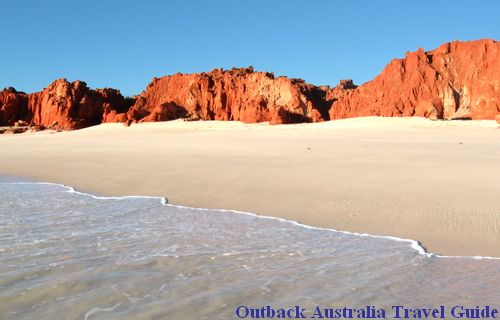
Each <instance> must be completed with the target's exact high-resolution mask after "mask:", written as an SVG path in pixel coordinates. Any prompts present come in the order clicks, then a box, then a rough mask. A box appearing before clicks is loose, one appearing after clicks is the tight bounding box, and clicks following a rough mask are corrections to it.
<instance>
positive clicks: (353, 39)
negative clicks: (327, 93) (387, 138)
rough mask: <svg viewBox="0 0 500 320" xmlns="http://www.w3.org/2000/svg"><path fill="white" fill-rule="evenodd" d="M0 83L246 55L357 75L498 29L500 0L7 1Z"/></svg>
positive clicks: (111, 81) (134, 72)
mask: <svg viewBox="0 0 500 320" xmlns="http://www.w3.org/2000/svg"><path fill="white" fill-rule="evenodd" d="M0 1H1V2H0V4H1V12H2V15H1V18H0V30H2V33H1V36H0V39H1V40H0V41H1V46H0V87H6V86H14V87H15V88H17V89H18V90H23V91H27V92H33V91H38V90H41V89H42V88H43V87H45V86H47V85H48V84H49V83H50V82H52V81H53V80H54V79H57V78H62V77H64V78H67V79H69V80H76V79H81V80H84V81H86V82H87V84H88V85H89V86H91V87H94V88H95V87H114V88H118V89H120V90H121V91H122V92H123V93H124V94H126V95H132V94H137V93H140V92H141V91H142V90H143V89H144V88H145V87H146V85H147V84H148V83H149V81H150V80H151V79H152V77H153V76H162V75H167V74H173V73H176V72H183V73H191V72H201V71H210V70H212V69H213V68H220V67H223V68H231V67H233V66H238V67H246V66H249V65H252V66H254V68H255V69H256V70H263V71H271V72H274V73H275V74H276V75H287V76H290V77H296V78H303V79H305V80H306V81H307V82H310V83H313V84H317V85H320V84H330V85H335V84H336V83H337V82H338V80H339V79H344V78H352V79H353V80H354V81H355V83H357V84H361V83H363V82H365V81H368V80H370V79H371V78H373V77H374V76H376V75H377V74H378V73H379V72H380V71H381V70H382V69H383V67H384V66H385V65H386V64H387V63H388V62H389V61H390V60H391V59H392V58H397V57H402V56H404V53H405V52H406V51H414V50H416V49H418V48H419V47H423V48H424V49H426V50H430V49H433V48H435V47H437V46H438V45H439V44H441V43H443V42H447V41H451V40H472V39H480V38H493V39H496V40H500V19H499V13H500V1H495V0H491V1H460V0H456V1H402V0H401V1H396V0H394V1H359V0H358V1H347V0H345V1H333V0H332V1H306V0H304V1H293V0H289V1H272V0H257V1H239V0H232V1H216V0H213V1H188V0H184V1H146V0H144V1H127V0H121V1H114V0H108V1H106V0H101V1H49V0H48V1H38V0H32V1H25V0H16V1H4V0H0Z"/></svg>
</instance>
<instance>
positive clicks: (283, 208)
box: [0, 118, 500, 257]
mask: <svg viewBox="0 0 500 320" xmlns="http://www.w3.org/2000/svg"><path fill="white" fill-rule="evenodd" d="M491 129H496V123H494V121H466V122H452V123H450V122H439V121H437V122H436V121H429V120H424V119H377V118H361V119H360V118H358V119H348V120H340V122H339V121H334V122H330V123H320V124H302V125H286V126H268V125H266V124H256V125H246V124H242V123H220V122H204V123H193V122H180V121H174V122H169V123H151V124H140V125H135V126H132V127H130V128H125V127H123V126H121V125H104V126H102V125H101V126H97V127H91V128H87V129H82V130H78V131H71V132H62V133H57V134H48V133H44V132H40V133H33V134H31V133H29V134H21V135H18V136H9V137H0V148H1V149H2V150H5V152H3V153H4V154H3V155H2V157H1V159H0V174H5V175H13V176H21V177H25V178H31V179H35V180H41V181H50V182H54V183H58V184H64V185H70V186H72V187H74V188H76V189H77V190H81V191H82V192H85V193H87V192H88V193H92V194H103V195H110V196H121V195H129V194H136V195H138V196H144V195H148V196H161V197H167V198H168V199H169V202H170V203H171V204H173V205H181V206H189V207H194V208H210V209H220V208H228V209H225V210H231V211H242V212H249V213H250V212H252V213H255V214H257V215H259V216H272V217H277V218H282V219H285V220H289V221H297V222H299V223H301V224H302V225H306V226H312V227H320V228H324V229H334V230H336V231H339V232H343V231H344V230H345V231H347V232H350V233H368V234H372V235H380V236H393V237H398V238H403V239H415V240H417V241H419V242H420V243H421V244H422V245H423V246H424V247H425V248H427V249H428V250H429V251H430V252H433V253H436V254H438V255H441V254H444V255H450V256H490V257H498V256H500V252H499V250H500V249H499V248H498V243H500V235H499V231H498V230H500V226H499V222H498V220H499V219H498V214H496V212H500V209H499V208H500V203H499V201H498V200H496V198H492V197H494V195H495V194H498V191H499V188H498V187H497V185H495V181H498V178H500V174H499V172H498V170H497V171H494V170H491V169H494V168H495V167H496V168H498V165H497V163H499V162H497V160H499V159H500V152H499V151H496V149H495V147H497V146H498V144H499V142H498V141H500V140H499V139H498V138H499V137H500V130H491ZM429 131H430V132H429ZM436 134H438V136H439V139H437V140H436V141H434V140H433V139H431V138H435V136H436ZM457 135H458V136H457ZM415 136H416V138H415ZM41 137H42V138H41ZM414 138H415V139H414ZM412 139H413V140H412ZM45 140H50V143H46V142H47V141H45ZM165 140H167V141H166V142H165ZM485 141H486V142H485ZM332 142H333V143H332ZM460 142H462V144H460ZM331 144H333V147H336V148H330V147H331ZM365 144H367V145H368V149H369V151H366V150H365ZM405 144H406V145H405ZM353 145H354V146H353ZM372 145H374V146H373V147H372ZM14 146H15V149H14V148H13V147H14ZM467 146H468V147H469V148H471V149H467ZM370 147H371V148H370ZM463 147H465V148H466V149H467V150H462V149H463ZM134 148H136V149H134ZM308 148H309V149H308ZM442 148H444V150H443V149H442ZM318 149H319V150H318ZM497 149H498V148H497ZM316 150H318V151H316ZM43 151H45V152H43ZM443 151H445V152H443ZM464 151H465V152H464ZM472 151H475V152H478V151H480V152H481V153H478V154H479V156H480V157H479V158H478V159H476V160H477V163H472V164H471V162H470V160H472V161H474V159H475V158H476V157H470V155H469V153H470V152H472ZM447 152H449V153H451V155H448V158H450V159H448V158H447V159H445V160H447V161H444V164H449V165H451V166H452V168H451V170H450V168H449V167H446V166H443V167H441V168H440V166H441V165H442V164H443V161H441V160H440V157H441V156H446V154H447ZM435 153H437V155H436V154H435ZM391 155H392V156H394V155H396V159H391ZM363 156H364V157H365V158H363ZM464 157H465V158H466V159H465V160H466V161H463V158H464ZM401 160H406V162H410V164H411V165H410V166H406V167H405V165H404V164H405V163H406V162H401ZM448 160H449V162H448ZM453 160H454V161H462V162H459V163H456V162H455V163H454V162H453ZM332 163H333V164H334V165H336V166H337V168H335V167H334V168H332V167H331V166H330V167H329V166H327V165H332ZM353 163H354V164H353ZM113 164H114V165H115V167H114V168H113ZM34 165H38V168H34ZM398 165H400V166H403V168H398ZM411 167H416V168H417V169H418V170H416V171H417V172H416V173H415V172H413V173H412V172H410V171H409V170H407V169H409V168H411ZM420 167H422V168H420ZM422 169H425V170H430V174H429V175H427V176H426V177H422V173H423V171H425V170H422ZM471 169H474V172H470V170H471ZM488 169H490V171H491V172H489V171H488ZM394 171H396V172H394ZM449 171H451V172H449ZM436 173H440V174H441V175H442V176H439V175H437V174H436ZM453 173H460V175H458V174H456V175H453ZM356 179H358V180H359V181H353V180H356ZM447 179H450V180H451V181H450V180H447ZM411 180H413V181H411ZM490 180H491V181H490ZM339 181H340V182H339ZM409 185H413V186H414V189H415V190H407V191H405V188H407V187H408V186H409ZM471 186H472V187H474V188H470V187H471ZM425 187H428V188H430V189H428V190H425ZM447 188H448V189H447ZM450 188H451V189H452V190H450ZM401 190H403V191H401ZM391 192H392V194H391ZM437 192H441V193H442V194H441V195H440V196H441V198H444V200H442V201H441V199H440V197H436V193H437ZM447 192H448V194H447ZM466 195H467V196H468V199H467V198H465V196H466ZM410 196H413V197H414V198H413V199H412V198H411V197H410ZM419 198H420V201H417V200H419ZM454 202H455V203H454ZM474 208H477V212H478V214H477V215H476V214H475V213H476V210H474ZM497 209H498V210H497ZM223 210H224V209H223ZM443 212H444V213H445V214H444V217H443ZM463 244H465V245H463Z"/></svg>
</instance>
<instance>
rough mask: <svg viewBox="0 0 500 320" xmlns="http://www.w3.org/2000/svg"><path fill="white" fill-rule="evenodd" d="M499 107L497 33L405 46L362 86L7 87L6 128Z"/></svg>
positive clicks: (238, 77) (1, 109) (224, 75)
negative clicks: (126, 93)
mask: <svg viewBox="0 0 500 320" xmlns="http://www.w3.org/2000/svg"><path fill="white" fill-rule="evenodd" d="M499 113H500V45H499V44H498V42H496V41H494V40H478V41H470V42H451V43H446V44H443V45H442V46H440V47H439V48H437V49H435V50H432V51H427V52H425V51H424V50H422V49H419V50H417V51H416V52H411V53H407V54H406V56H405V58H403V59H395V60H393V61H391V62H390V63H389V64H388V65H387V66H386V67H385V69H384V70H383V71H382V73H381V74H380V75H378V76H377V77H376V78H375V79H373V80H371V81H369V82H367V83H365V84H363V85H361V86H359V87H358V86H356V85H354V83H353V82H352V80H341V81H340V83H339V84H338V85H337V86H336V87H333V88H330V87H328V86H319V87H318V86H314V85H310V84H307V83H305V82H304V81H303V80H300V79H290V78H287V77H275V76H274V74H272V73H269V72H255V71H254V70H253V68H252V67H248V68H240V69H238V68H233V69H231V70H223V69H214V70H213V71H211V72H208V73H194V74H175V75H171V76H165V77H161V78H154V79H153V81H152V82H151V83H150V84H149V85H148V86H147V88H146V89H145V90H144V91H143V92H142V93H141V94H140V95H139V96H136V97H134V98H124V97H123V96H122V95H121V94H120V91H118V90H116V89H110V88H105V89H95V90H93V89H90V88H88V87H87V85H86V84H85V82H82V81H75V82H68V81H66V80H65V79H59V80H56V81H54V82H53V83H52V84H50V85H49V86H48V87H47V88H45V89H44V90H43V91H41V92H37V93H32V94H26V93H23V92H18V91H16V90H15V89H13V88H7V89H4V90H2V91H0V126H7V127H8V126H14V124H15V123H16V122H17V121H19V120H22V121H24V122H26V123H28V127H29V128H43V127H50V128H54V129H64V130H71V129H79V128H84V127H88V126H92V125H96V124H100V123H104V122H124V123H127V124H129V123H132V122H148V121H166V120H173V119H179V118H183V119H188V120H237V121H243V122H249V123H253V122H264V121H269V122H270V123H272V124H280V123H297V122H319V121H325V120H330V119H339V118H350V117H359V116H388V117H402V116H422V117H427V118H431V119H465V118H467V119H468V118H470V119H494V118H495V116H496V115H497V114H499ZM16 130H18V129H16ZM14 131H15V130H14Z"/></svg>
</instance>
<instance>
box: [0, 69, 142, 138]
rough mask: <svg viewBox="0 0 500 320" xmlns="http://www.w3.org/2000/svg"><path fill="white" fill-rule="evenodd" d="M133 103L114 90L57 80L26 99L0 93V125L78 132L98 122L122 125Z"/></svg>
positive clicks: (11, 92) (21, 95)
mask: <svg viewBox="0 0 500 320" xmlns="http://www.w3.org/2000/svg"><path fill="white" fill-rule="evenodd" d="M133 102H134V100H133V99H125V98H124V97H123V96H122V95H121V94H120V92H119V91H118V90H116V89H109V88H105V89H97V90H92V89H89V88H88V87H87V85H86V83H85V82H82V81H75V82H71V83H70V82H68V81H67V80H66V79H59V80H56V81H54V82H53V83H52V84H50V85H49V86H48V87H47V88H45V89H44V90H43V91H41V92H36V93H32V94H29V95H26V94H25V93H22V92H17V91H15V89H12V88H9V89H4V90H2V91H0V125H6V126H13V125H14V123H15V122H16V121H17V120H22V121H25V122H27V123H29V124H31V125H32V126H42V127H49V128H54V129H64V130H71V129H79V128H84V127H88V126H92V125H96V124H100V123H102V122H113V121H118V122H124V121H125V120H126V117H123V116H121V117H120V116H118V115H117V114H119V113H123V112H126V111H127V110H128V109H129V108H130V106H131V105H132V104H133Z"/></svg>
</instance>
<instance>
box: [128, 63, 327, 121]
mask: <svg viewBox="0 0 500 320" xmlns="http://www.w3.org/2000/svg"><path fill="white" fill-rule="evenodd" d="M325 96H326V92H325V91H324V90H322V89H320V88H318V87H316V86H313V85H310V84H306V83H305V82H304V81H303V80H299V79H290V78H286V77H277V78H276V77H274V75H273V74H272V73H268V72H254V71H253V68H251V67H249V68H244V69H236V68H235V69H232V70H226V71H224V70H222V69H215V70H213V71H211V72H209V73H195V74H176V75H172V76H166V77H162V78H155V79H153V81H152V82H151V83H150V84H149V85H148V87H147V88H146V90H145V91H144V92H143V93H141V95H140V96H139V97H138V99H137V100H136V103H135V105H134V106H133V107H132V108H131V109H130V110H129V112H128V113H127V117H128V119H130V120H131V121H138V122H142V121H164V120H172V119H177V118H188V119H201V120H237V121H243V122H250V123H252V122H264V121H269V122H270V123H295V122H318V121H324V120H328V119H329V117H328V109H329V107H330V104H329V103H328V102H327V101H326V100H325Z"/></svg>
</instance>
